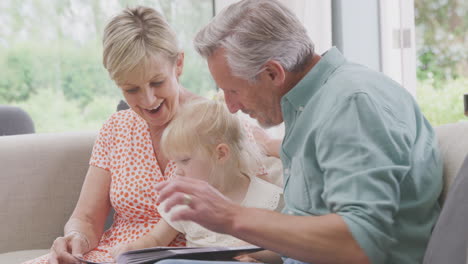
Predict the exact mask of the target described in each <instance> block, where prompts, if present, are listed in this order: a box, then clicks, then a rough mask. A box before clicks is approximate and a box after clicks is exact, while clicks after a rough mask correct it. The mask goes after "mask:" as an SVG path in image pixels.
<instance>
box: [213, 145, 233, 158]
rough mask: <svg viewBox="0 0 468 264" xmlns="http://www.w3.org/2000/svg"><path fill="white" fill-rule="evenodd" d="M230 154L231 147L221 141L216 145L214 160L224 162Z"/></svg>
mask: <svg viewBox="0 0 468 264" xmlns="http://www.w3.org/2000/svg"><path fill="white" fill-rule="evenodd" d="M230 155H231V149H230V148H229V146H228V145H226V144H224V143H221V144H219V145H218V146H216V161H221V162H224V161H226V160H228V159H229V157H230Z"/></svg>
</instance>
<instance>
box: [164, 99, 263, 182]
mask: <svg viewBox="0 0 468 264" xmlns="http://www.w3.org/2000/svg"><path fill="white" fill-rule="evenodd" d="M221 143H224V144H226V145H228V146H229V148H230V155H231V156H230V158H229V160H228V161H227V162H226V163H225V164H223V166H222V168H221V167H219V166H218V167H217V164H216V160H215V155H216V147H217V146H218V145H219V144H221ZM161 150H162V151H163V153H164V154H165V155H166V157H168V158H169V159H173V158H175V157H181V156H184V155H192V154H193V153H196V152H197V151H200V152H199V153H202V154H205V155H209V156H210V157H211V158H212V160H213V163H214V167H215V170H214V171H213V173H212V175H211V176H210V177H211V178H210V184H212V185H213V186H215V187H217V188H218V189H220V190H221V191H222V189H224V188H225V187H228V186H230V185H229V184H232V183H234V182H235V181H236V180H237V179H223V178H222V177H220V175H219V174H220V172H222V171H229V172H236V171H238V172H239V173H237V174H238V175H247V176H249V177H251V176H252V175H255V173H256V172H257V170H258V168H259V157H260V150H259V148H258V147H257V145H256V144H255V142H253V141H250V140H249V139H248V137H247V135H246V130H245V129H244V128H243V127H242V125H241V123H240V121H239V118H238V117H237V116H236V115H234V114H231V113H230V112H229V110H228V109H227V107H226V105H225V104H224V103H223V102H220V101H214V100H197V101H194V102H192V103H189V104H188V105H186V106H184V107H182V108H181V109H180V110H179V112H178V113H177V115H176V116H175V118H174V119H173V120H172V121H171V122H170V124H169V125H168V126H167V127H166V129H165V130H164V133H163V135H162V138H161ZM221 174H222V175H225V174H226V173H221Z"/></svg>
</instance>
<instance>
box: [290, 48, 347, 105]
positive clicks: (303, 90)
mask: <svg viewBox="0 0 468 264" xmlns="http://www.w3.org/2000/svg"><path fill="white" fill-rule="evenodd" d="M345 61H346V59H345V57H344V56H343V54H341V52H340V51H339V50H338V49H337V48H335V47H332V48H331V49H329V50H328V51H327V52H325V53H324V54H323V55H322V58H321V59H320V60H319V61H318V63H317V64H315V66H314V67H312V69H311V70H310V71H309V72H308V73H307V74H306V75H305V76H304V77H303V78H302V80H301V81H299V83H297V84H296V85H295V86H294V87H293V88H292V89H291V90H290V91H289V92H287V93H286V94H285V95H284V96H283V98H282V99H281V101H282V102H283V103H284V102H285V101H288V102H289V103H290V104H291V105H292V107H294V108H295V109H296V110H299V111H302V109H303V107H304V106H305V105H306V104H307V102H308V101H309V100H310V98H311V97H312V96H313V95H314V94H315V93H316V92H317V91H318V90H319V89H320V87H321V86H322V85H323V84H324V83H325V82H326V81H327V80H328V78H329V77H330V75H331V74H332V73H333V72H334V71H335V70H336V68H338V67H339V66H341V65H343V64H344V63H345Z"/></svg>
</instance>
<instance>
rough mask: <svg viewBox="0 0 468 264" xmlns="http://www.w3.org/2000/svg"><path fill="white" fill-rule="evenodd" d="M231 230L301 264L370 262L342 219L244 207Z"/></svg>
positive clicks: (237, 213)
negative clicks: (304, 263)
mask: <svg viewBox="0 0 468 264" xmlns="http://www.w3.org/2000/svg"><path fill="white" fill-rule="evenodd" d="M233 214H234V218H233V219H232V222H233V226H232V229H231V231H230V233H231V235H234V236H236V237H238V238H240V239H242V240H245V241H247V242H249V243H252V244H255V245H258V246H261V247H263V248H265V249H269V250H272V251H275V252H278V253H280V254H281V255H284V256H288V257H291V258H294V259H297V260H300V261H305V262H311V263H315V264H321V263H323V264H325V263H333V264H339V263H346V264H349V263H360V264H363V263H364V264H365V263H370V261H369V259H368V257H367V256H366V255H365V253H364V251H363V250H362V249H361V248H360V247H359V245H358V243H357V242H356V240H354V238H353V237H352V235H351V233H350V231H349V229H348V227H347V225H346V223H345V222H344V221H343V219H342V218H341V216H339V215H336V214H329V215H324V216H292V215H284V214H279V213H276V212H273V211H268V210H262V209H255V208H241V209H239V208H238V209H237V210H236V211H235V212H233Z"/></svg>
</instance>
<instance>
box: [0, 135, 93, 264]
mask: <svg viewBox="0 0 468 264" xmlns="http://www.w3.org/2000/svg"><path fill="white" fill-rule="evenodd" d="M95 135H96V133H95V132H83V133H61V134H29V135H18V136H4V137H0V201H1V204H0V206H1V208H0V223H1V224H0V234H1V236H0V253H4V252H9V251H15V250H26V249H45V248H49V247H50V245H51V244H52V241H53V240H54V239H55V238H56V237H57V236H59V235H61V234H62V233H63V226H64V224H65V222H66V221H67V220H68V217H70V214H71V212H72V210H73V208H74V207H75V203H76V201H77V200H78V195H79V192H80V189H81V185H82V183H83V180H84V176H85V174H86V170H87V168H88V162H89V157H90V153H91V148H92V145H93V142H94V139H95ZM2 257H3V256H2ZM2 257H0V263H13V262H10V261H3V259H2ZM10 257H11V256H10Z"/></svg>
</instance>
